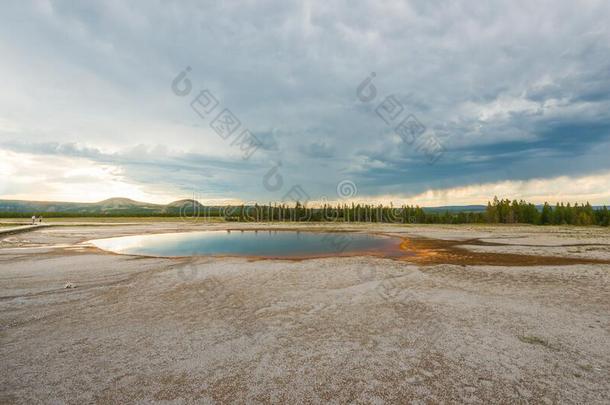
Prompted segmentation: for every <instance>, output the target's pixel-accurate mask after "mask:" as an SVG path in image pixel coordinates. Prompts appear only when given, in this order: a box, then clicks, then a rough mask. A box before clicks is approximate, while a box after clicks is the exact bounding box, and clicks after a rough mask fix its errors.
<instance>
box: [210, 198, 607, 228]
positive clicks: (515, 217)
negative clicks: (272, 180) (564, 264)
mask: <svg viewBox="0 0 610 405" xmlns="http://www.w3.org/2000/svg"><path fill="white" fill-rule="evenodd" d="M219 214H220V215H221V216H224V217H225V219H227V220H229V221H231V220H233V221H252V222H261V221H262V222H275V221H279V222H284V221H296V222H332V221H338V222H382V223H403V224H406V223H411V224H470V223H491V224H497V223H502V224H517V223H523V224H535V225H601V226H608V223H609V222H610V214H609V212H608V209H607V208H606V207H605V206H604V207H602V208H597V209H594V208H593V207H592V206H591V205H590V204H589V203H586V204H583V205H579V204H574V205H570V203H568V204H565V205H564V204H563V203H561V204H559V203H558V204H557V205H556V206H554V207H552V206H550V205H549V204H548V203H545V204H544V205H543V207H542V209H539V208H538V207H536V205H534V204H531V203H527V202H525V201H523V200H521V201H516V200H513V201H512V202H511V201H510V200H508V199H505V200H499V199H498V198H497V197H495V198H494V200H493V201H491V202H489V203H488V204H487V208H486V210H485V212H468V211H460V212H455V211H454V212H451V211H448V210H447V211H444V212H430V211H426V210H424V209H423V208H420V207H418V206H408V205H405V206H402V207H399V208H397V207H393V206H389V207H388V206H383V205H366V204H364V205H361V204H351V205H347V204H343V205H337V206H332V205H324V206H322V207H319V208H306V207H304V206H303V205H301V204H300V203H299V202H297V203H296V204H295V206H294V207H290V206H288V205H286V204H280V205H271V204H269V205H256V204H255V205H250V206H245V205H244V206H237V207H227V208H225V209H224V210H220V211H219Z"/></svg>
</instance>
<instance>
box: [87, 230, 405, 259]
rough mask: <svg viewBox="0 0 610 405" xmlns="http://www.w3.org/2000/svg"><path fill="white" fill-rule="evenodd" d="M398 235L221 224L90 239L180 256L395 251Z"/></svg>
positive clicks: (135, 251)
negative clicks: (239, 227)
mask: <svg viewBox="0 0 610 405" xmlns="http://www.w3.org/2000/svg"><path fill="white" fill-rule="evenodd" d="M400 242H401V239H400V238H396V237H389V236H385V235H377V234H369V233H358V232H309V231H299V230H223V231H199V232H180V233H166V234H153V235H135V236H124V237H118V238H109V239H98V240H93V241H90V243H92V244H93V245H95V246H96V247H98V248H100V249H103V250H108V251H111V252H115V253H121V254H131V255H143V256H160V257H180V256H247V257H262V258H310V257H328V256H348V255H353V254H370V255H382V256H396V255H399V254H400Z"/></svg>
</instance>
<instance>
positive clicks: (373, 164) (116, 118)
mask: <svg viewBox="0 0 610 405" xmlns="http://www.w3.org/2000/svg"><path fill="white" fill-rule="evenodd" d="M608 21H610V2H608V1H587V0H583V1H578V2H574V1H564V0H553V1H544V0H541V1H536V2H532V1H520V0H510V1H489V2H471V1H427V0H426V1H424V0H421V1H419V0H418V1H380V0H374V1H373V0H370V1H369V0H365V1H360V2H348V1H328V0H326V1H319V2H318V1H243V2H242V1H231V2H218V1H209V2H207V1H179V2H178V1H176V2H172V1H144V0H142V1H130V2H123V1H114V0H106V1H98V2H74V1H48V0H47V1H42V0H41V1H13V2H3V3H2V4H1V5H0V82H1V84H2V91H1V92H0V171H1V172H2V176H1V177H0V198H2V199H27V200H54V201H99V200H103V199H106V198H110V197H127V198H132V199H135V200H140V201H148V202H155V203H169V202H171V201H173V200H177V199H183V198H196V199H198V200H199V201H201V202H203V203H219V204H220V203H228V204H230V203H236V202H254V201H257V202H263V203H265V202H279V201H293V200H296V199H298V200H300V201H302V202H310V203H311V204H319V203H322V202H325V201H332V202H337V201H342V202H352V201H374V202H380V203H389V202H392V203H393V204H404V203H407V204H419V205H424V206H440V205H465V204H481V203H486V202H487V201H488V200H490V199H492V198H493V196H494V195H497V196H498V197H504V198H510V199H525V200H528V201H532V202H535V203H542V202H544V201H549V202H552V203H553V202H557V201H566V202H567V201H571V202H574V201H578V202H585V201H589V202H591V203H592V204H609V203H610V159H609V156H610V28H608V26H609V24H608Z"/></svg>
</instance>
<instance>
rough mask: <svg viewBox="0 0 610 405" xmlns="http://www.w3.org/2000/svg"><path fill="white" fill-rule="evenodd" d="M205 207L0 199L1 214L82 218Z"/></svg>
mask: <svg viewBox="0 0 610 405" xmlns="http://www.w3.org/2000/svg"><path fill="white" fill-rule="evenodd" d="M202 208H204V206H203V205H202V204H200V203H199V202H197V201H195V200H188V199H187V200H178V201H174V202H171V203H169V204H165V205H163V204H152V203H147V202H141V201H134V200H131V199H129V198H109V199H107V200H103V201H99V202H93V203H77V202H67V201H25V200H0V213H3V214H7V213H16V214H17V213H19V214H23V213H32V214H35V213H39V214H42V213H63V214H72V215H76V214H82V215H127V214H130V215H176V214H180V211H181V210H182V211H193V210H194V209H202Z"/></svg>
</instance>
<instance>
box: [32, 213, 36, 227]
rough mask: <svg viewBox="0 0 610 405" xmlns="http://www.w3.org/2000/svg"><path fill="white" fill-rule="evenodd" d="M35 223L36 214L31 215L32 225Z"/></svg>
mask: <svg viewBox="0 0 610 405" xmlns="http://www.w3.org/2000/svg"><path fill="white" fill-rule="evenodd" d="M35 223H36V215H32V225H34V224H35Z"/></svg>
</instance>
